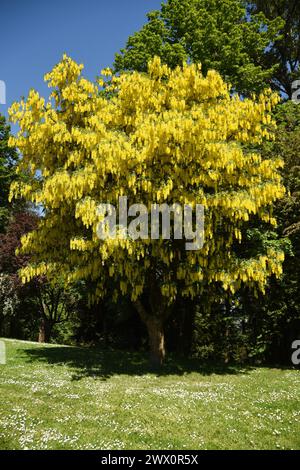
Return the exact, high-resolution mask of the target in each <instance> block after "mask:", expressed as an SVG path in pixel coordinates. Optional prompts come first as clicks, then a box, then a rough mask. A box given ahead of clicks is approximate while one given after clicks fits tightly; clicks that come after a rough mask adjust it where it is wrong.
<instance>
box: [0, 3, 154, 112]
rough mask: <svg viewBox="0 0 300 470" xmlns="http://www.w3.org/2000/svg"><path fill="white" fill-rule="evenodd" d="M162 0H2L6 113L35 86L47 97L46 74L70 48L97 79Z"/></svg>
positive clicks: (0, 64) (0, 65)
mask: <svg viewBox="0 0 300 470" xmlns="http://www.w3.org/2000/svg"><path fill="white" fill-rule="evenodd" d="M161 3H162V0H84V1H83V0H51V1H49V0H0V44H1V53H0V80H3V81H4V82H5V84H6V105H2V104H0V113H1V114H5V115H7V109H8V107H9V106H10V104H11V103H12V102H13V101H17V100H19V99H20V97H21V96H27V94H28V91H29V90H30V88H34V89H36V90H38V91H39V92H40V93H41V94H42V95H43V96H45V97H46V96H48V93H49V90H48V88H47V86H46V85H45V84H44V82H43V76H44V74H45V73H46V72H48V71H50V70H51V69H52V68H53V66H54V65H55V64H56V63H57V62H58V61H59V60H60V59H61V57H62V55H63V53H65V52H66V53H67V54H68V55H70V56H71V57H72V58H73V59H74V60H76V61H77V62H80V63H83V64H84V66H85V68H84V75H85V76H86V77H87V78H89V79H91V80H93V79H94V78H95V77H96V75H98V74H99V73H100V70H101V69H102V68H104V67H107V66H110V65H111V64H112V62H113V60H114V54H115V53H116V52H118V51H119V50H120V49H121V48H122V47H124V45H125V42H126V39H127V38H128V36H129V35H130V34H133V33H134V32H135V31H136V30H138V29H139V28H140V27H141V26H142V25H143V24H144V23H145V22H146V13H147V12H148V11H151V10H153V9H158V8H159V6H160V4H161Z"/></svg>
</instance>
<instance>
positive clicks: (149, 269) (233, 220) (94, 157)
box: [10, 57, 284, 363]
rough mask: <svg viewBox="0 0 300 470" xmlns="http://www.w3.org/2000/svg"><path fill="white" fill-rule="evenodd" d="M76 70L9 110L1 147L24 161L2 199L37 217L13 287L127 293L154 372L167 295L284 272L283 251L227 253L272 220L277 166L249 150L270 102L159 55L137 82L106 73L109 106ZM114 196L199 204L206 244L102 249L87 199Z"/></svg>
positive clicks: (58, 70) (259, 280) (62, 68)
mask: <svg viewBox="0 0 300 470" xmlns="http://www.w3.org/2000/svg"><path fill="white" fill-rule="evenodd" d="M81 69H82V67H81V66H78V65H77V64H76V63H75V62H73V61H72V60H71V59H69V58H67V57H64V58H63V60H62V62H60V63H59V64H58V65H57V66H56V67H55V68H54V69H53V71H52V72H51V73H50V74H48V75H47V76H46V79H47V80H48V81H49V85H50V86H52V87H53V88H54V90H53V93H52V98H54V100H55V105H54V106H52V104H51V101H49V102H48V103H47V104H45V102H44V100H43V99H42V98H41V97H40V96H39V95H38V93H36V92H35V91H31V92H30V94H29V96H28V99H27V101H26V102H21V103H19V104H18V103H15V104H14V105H13V107H12V108H11V110H10V113H11V117H12V119H13V121H15V122H18V123H19V125H20V133H19V135H18V137H16V138H11V141H10V143H11V145H17V146H18V148H19V149H20V151H21V152H22V154H23V158H22V161H21V162H20V165H19V167H20V169H21V170H22V169H23V170H25V171H26V172H28V174H31V179H30V181H28V182H27V183H24V182H16V183H14V184H13V187H12V191H13V193H14V195H15V197H20V196H21V197H24V198H26V199H27V200H29V201H31V202H34V203H36V204H39V203H42V204H43V207H44V208H45V217H44V218H43V219H41V221H40V223H39V226H38V229H37V230H36V231H33V232H31V233H30V234H29V235H27V236H25V237H23V239H22V245H23V251H24V252H30V254H31V256H32V258H31V263H30V265H29V266H28V267H26V268H24V269H23V270H22V278H23V281H26V280H27V281H28V280H30V279H32V278H33V277H35V276H40V275H44V274H47V276H49V277H50V278H51V276H53V277H60V276H62V277H63V278H65V279H66V280H68V281H72V280H79V279H91V280H93V281H96V282H97V286H96V290H95V297H94V299H92V300H95V299H97V298H99V297H100V296H101V295H103V294H104V293H105V291H107V289H108V286H109V288H110V289H111V286H113V287H114V294H113V295H114V298H115V299H117V298H118V296H119V295H120V294H122V295H126V294H128V295H129V296H130V298H131V299H132V301H133V302H134V304H135V306H136V309H137V311H138V313H139V315H140V317H141V319H142V320H143V322H144V323H145V325H146V327H147V330H148V334H149V342H150V349H151V353H152V358H153V359H154V361H155V362H157V363H161V361H162V360H163V358H164V354H165V350H164V333H163V327H164V322H165V320H166V319H167V317H168V316H169V315H170V313H171V311H172V306H174V302H175V299H176V298H178V297H184V296H186V297H193V296H195V295H197V294H200V293H201V292H203V291H204V290H205V287H206V286H207V285H209V284H210V283H220V285H221V286H223V288H224V289H225V290H227V289H229V290H231V292H235V291H236V290H237V289H238V288H239V287H240V286H241V285H242V284H243V283H247V284H250V285H258V286H260V287H261V288H263V286H264V285H265V282H266V279H267V277H268V276H269V275H270V274H271V273H275V274H276V275H280V273H281V261H282V253H281V252H277V251H276V250H271V249H269V250H267V251H266V253H264V254H263V255H262V254H259V255H258V256H252V257H250V258H245V256H240V257H238V256H236V255H235V251H234V249H233V247H234V244H236V243H238V240H240V238H241V228H242V227H243V225H244V224H245V222H247V221H248V220H249V218H251V217H252V216H253V214H256V216H257V217H258V218H260V219H262V220H264V221H266V222H270V223H274V220H273V219H272V217H271V215H270V207H271V206H272V204H273V202H274V201H276V200H277V199H278V198H280V197H282V195H283V194H284V189H283V187H282V186H281V183H280V176H279V174H278V172H277V170H278V168H279V167H280V165H281V162H280V160H278V159H275V158H274V159H269V160H264V161H263V160H262V159H261V157H260V155H259V153H257V152H254V151H249V145H250V143H251V144H252V145H258V144H260V143H261V142H262V141H263V139H265V138H268V137H270V129H269V126H271V125H272V122H271V118H270V116H269V114H268V111H270V110H271V108H272V106H273V105H274V104H275V103H277V101H278V98H277V97H276V96H274V95H269V94H265V95H261V96H260V97H259V99H258V100H257V102H254V101H252V100H247V99H245V100H239V99H237V98H236V97H231V96H230V91H229V89H228V86H227V85H225V84H224V82H223V81H222V79H221V77H220V76H219V75H218V74H217V73H216V72H213V71H210V72H208V74H207V77H206V78H205V77H204V76H203V75H202V74H201V72H200V68H199V66H196V65H191V66H188V65H186V66H184V67H183V68H180V67H178V68H176V69H175V70H174V71H171V70H170V69H169V68H168V67H166V66H163V65H161V62H160V60H159V59H158V58H156V59H155V60H154V61H153V62H152V63H151V65H150V66H149V71H148V74H147V75H146V74H140V73H137V72H134V73H133V74H124V75H122V76H121V77H119V78H117V77H112V84H113V85H112V86H113V87H115V88H116V91H117V93H116V94H115V96H113V97H112V98H111V99H110V100H107V99H105V98H104V97H103V96H101V95H100V94H99V87H98V86H96V85H94V84H92V83H90V82H88V81H87V80H85V79H83V78H82V77H81V76H80V73H81ZM99 86H102V83H101V82H100V83H99ZM37 169H38V170H39V173H40V176H39V177H38V178H37V177H36V170H37ZM122 194H126V195H127V197H128V202H129V204H130V203H131V202H139V203H144V204H145V206H146V207H147V208H148V210H149V209H150V206H151V205H152V204H153V203H158V204H161V203H168V204H169V205H171V204H172V203H179V204H181V205H184V204H187V203H190V204H192V205H194V204H195V202H197V203H198V204H203V205H204V206H205V208H206V211H207V213H206V220H205V244H204V248H203V249H202V250H198V251H187V250H186V249H185V244H184V240H174V239H173V238H172V239H171V240H169V241H168V240H164V239H162V237H160V238H159V239H158V240H153V239H151V240H150V239H147V240H144V239H142V240H132V239H131V238H128V237H125V238H124V237H121V236H120V237H119V236H117V237H116V238H114V239H112V238H111V237H109V238H107V239H106V240H100V239H99V237H98V234H97V230H98V227H99V222H101V221H102V217H101V215H99V214H98V212H97V207H98V204H99V203H101V202H103V201H105V202H111V203H114V204H115V205H116V206H117V205H118V198H119V196H120V195H122ZM145 294H147V296H145Z"/></svg>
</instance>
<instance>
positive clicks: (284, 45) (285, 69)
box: [249, 0, 300, 99]
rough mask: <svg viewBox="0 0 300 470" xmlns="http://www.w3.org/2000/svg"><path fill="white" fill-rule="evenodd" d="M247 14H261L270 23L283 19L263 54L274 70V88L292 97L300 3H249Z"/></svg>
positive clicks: (299, 56)
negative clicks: (274, 38)
mask: <svg viewBox="0 0 300 470" xmlns="http://www.w3.org/2000/svg"><path fill="white" fill-rule="evenodd" d="M249 11H250V12H252V13H255V14H257V13H263V14H264V15H265V16H266V18H268V20H269V21H273V20H276V19H282V20H283V23H282V26H281V28H280V30H279V39H278V40H277V41H275V42H274V43H273V44H272V45H271V47H270V48H268V49H267V51H266V53H265V54H264V59H263V62H264V64H265V67H266V68H274V67H275V68H274V69H273V70H274V72H273V75H272V84H273V87H274V88H275V89H276V90H278V91H280V92H282V93H284V94H286V95H287V96H288V98H289V99H291V97H292V92H293V90H292V83H293V81H294V80H297V79H299V78H300V77H299V62H300V36H299V35H300V3H299V1H298V0H272V1H270V0H258V1H253V2H249Z"/></svg>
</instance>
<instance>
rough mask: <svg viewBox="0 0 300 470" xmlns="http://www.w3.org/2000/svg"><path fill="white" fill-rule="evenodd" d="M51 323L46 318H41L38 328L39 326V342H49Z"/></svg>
mask: <svg viewBox="0 0 300 470" xmlns="http://www.w3.org/2000/svg"><path fill="white" fill-rule="evenodd" d="M52 326H53V325H52V323H51V322H49V321H48V320H46V319H45V318H42V319H41V322H40V328H39V338H38V342H39V343H49V341H50V338H51V332H52Z"/></svg>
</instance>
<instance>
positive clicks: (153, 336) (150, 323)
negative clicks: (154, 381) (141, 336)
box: [146, 318, 166, 367]
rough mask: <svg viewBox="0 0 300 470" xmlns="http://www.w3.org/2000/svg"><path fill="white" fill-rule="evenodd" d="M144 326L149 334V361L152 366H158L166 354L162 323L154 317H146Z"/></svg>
mask: <svg viewBox="0 0 300 470" xmlns="http://www.w3.org/2000/svg"><path fill="white" fill-rule="evenodd" d="M146 326H147V330H148V335H149V348H150V363H151V365H152V366H154V367H160V366H161V365H162V363H163V361H164V359H165V356H166V351H165V335H164V329H163V323H162V321H160V320H158V319H156V318H148V319H147V323H146Z"/></svg>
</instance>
